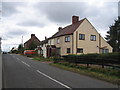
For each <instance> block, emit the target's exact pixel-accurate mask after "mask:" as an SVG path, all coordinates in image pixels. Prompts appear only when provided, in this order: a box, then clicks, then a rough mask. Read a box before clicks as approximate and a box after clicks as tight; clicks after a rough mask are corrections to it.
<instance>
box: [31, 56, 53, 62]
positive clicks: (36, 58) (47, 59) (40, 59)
mask: <svg viewBox="0 0 120 90" xmlns="http://www.w3.org/2000/svg"><path fill="white" fill-rule="evenodd" d="M33 60H37V61H41V62H53V59H52V58H43V57H33Z"/></svg>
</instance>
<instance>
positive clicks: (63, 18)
mask: <svg viewBox="0 0 120 90" xmlns="http://www.w3.org/2000/svg"><path fill="white" fill-rule="evenodd" d="M85 6H86V4H85V3H84V2H81V3H75V2H72V3H70V2H59V3H58V2H51V3H38V4H37V5H35V7H36V8H37V9H38V11H41V12H42V13H43V15H44V14H45V15H46V16H47V17H48V19H49V20H50V21H52V22H56V23H69V22H70V21H71V19H70V18H71V16H72V15H76V14H77V15H79V14H80V13H83V12H82V10H83V9H85Z"/></svg>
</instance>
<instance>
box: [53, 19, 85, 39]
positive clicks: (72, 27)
mask: <svg viewBox="0 0 120 90" xmlns="http://www.w3.org/2000/svg"><path fill="white" fill-rule="evenodd" d="M84 20H85V18H84V19H82V20H80V21H78V22H77V23H75V24H71V25H68V26H66V27H64V28H62V29H61V30H60V31H58V32H57V33H55V34H54V35H53V36H52V38H55V37H59V36H64V35H70V34H73V32H74V31H75V30H76V29H77V28H78V27H79V26H80V24H81V23H82V22H83V21H84Z"/></svg>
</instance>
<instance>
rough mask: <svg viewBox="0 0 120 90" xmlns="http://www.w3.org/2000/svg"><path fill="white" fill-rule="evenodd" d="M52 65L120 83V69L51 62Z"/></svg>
mask: <svg viewBox="0 0 120 90" xmlns="http://www.w3.org/2000/svg"><path fill="white" fill-rule="evenodd" d="M50 65H52V66H55V67H58V68H61V69H65V70H68V71H72V72H75V73H79V74H82V75H86V76H90V77H93V78H96V79H100V80H104V81H107V82H111V83H113V84H120V71H118V70H113V69H108V68H99V67H98V68H97V67H96V68H93V67H89V68H87V67H86V66H76V65H75V64H69V63H67V62H66V63H51V64H50Z"/></svg>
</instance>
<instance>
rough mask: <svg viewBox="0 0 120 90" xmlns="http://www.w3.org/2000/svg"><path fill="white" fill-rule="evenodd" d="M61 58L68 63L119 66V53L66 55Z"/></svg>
mask: <svg viewBox="0 0 120 90" xmlns="http://www.w3.org/2000/svg"><path fill="white" fill-rule="evenodd" d="M63 58H64V60H65V61H67V62H69V63H82V64H102V65H103V64H120V60H119V58H120V53H107V54H82V55H66V56H63Z"/></svg>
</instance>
